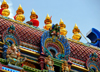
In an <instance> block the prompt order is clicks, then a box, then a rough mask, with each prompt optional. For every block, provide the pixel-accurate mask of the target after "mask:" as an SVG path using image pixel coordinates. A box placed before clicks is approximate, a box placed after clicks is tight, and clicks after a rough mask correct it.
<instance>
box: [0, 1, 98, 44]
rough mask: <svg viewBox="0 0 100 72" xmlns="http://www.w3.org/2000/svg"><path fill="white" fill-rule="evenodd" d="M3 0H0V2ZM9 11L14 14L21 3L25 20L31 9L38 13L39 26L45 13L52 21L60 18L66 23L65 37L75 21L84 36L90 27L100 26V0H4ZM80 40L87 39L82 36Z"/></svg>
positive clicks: (68, 35) (41, 25)
mask: <svg viewBox="0 0 100 72" xmlns="http://www.w3.org/2000/svg"><path fill="white" fill-rule="evenodd" d="M2 1H3V0H0V3H1V2H2ZM6 1H7V3H8V4H9V9H10V11H11V15H10V17H11V18H12V17H13V16H14V15H15V14H16V10H17V8H18V7H19V4H21V6H22V8H23V10H24V15H25V21H24V22H26V21H29V20H30V15H31V11H32V9H34V11H35V12H36V14H37V15H38V20H39V22H40V25H39V27H40V28H43V26H44V25H45V24H44V19H45V17H46V15H47V14H49V16H52V23H54V24H55V23H59V21H60V19H61V18H62V20H63V21H64V23H65V24H66V29H67V31H68V34H67V37H68V38H72V35H73V33H72V30H73V27H74V25H75V23H76V24H77V25H78V27H79V29H80V30H81V32H82V33H83V35H84V36H86V33H87V32H88V31H89V30H90V29H91V28H96V29H98V30H100V29H99V27H100V0H6ZM80 41H81V42H84V43H86V42H87V41H86V40H85V39H84V37H82V39H81V40H80Z"/></svg>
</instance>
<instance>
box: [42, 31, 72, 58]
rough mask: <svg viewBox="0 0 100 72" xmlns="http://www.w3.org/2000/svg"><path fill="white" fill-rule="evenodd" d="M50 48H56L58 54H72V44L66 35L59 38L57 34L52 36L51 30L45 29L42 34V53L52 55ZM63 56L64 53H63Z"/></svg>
mask: <svg viewBox="0 0 100 72" xmlns="http://www.w3.org/2000/svg"><path fill="white" fill-rule="evenodd" d="M50 49H52V50H54V51H55V53H56V57H57V54H63V55H64V56H66V57H67V56H68V55H69V54H70V46H69V43H68V41H67V38H65V37H64V36H60V37H59V38H57V37H56V36H54V37H53V36H50V33H49V31H45V32H44V33H43V35H42V36H41V54H45V55H51V56H52V57H53V55H52V53H51V52H50ZM61 56H62V55H61Z"/></svg>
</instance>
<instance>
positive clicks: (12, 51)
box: [6, 44, 26, 65]
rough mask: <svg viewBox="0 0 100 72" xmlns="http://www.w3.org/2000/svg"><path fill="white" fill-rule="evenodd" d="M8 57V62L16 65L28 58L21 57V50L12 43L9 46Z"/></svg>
mask: <svg viewBox="0 0 100 72" xmlns="http://www.w3.org/2000/svg"><path fill="white" fill-rule="evenodd" d="M6 57H7V61H8V63H9V64H14V65H21V63H23V62H24V61H25V60H26V58H20V52H19V51H18V48H17V47H16V46H15V44H12V45H11V47H8V49H7V56H6Z"/></svg>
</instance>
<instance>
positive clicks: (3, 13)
mask: <svg viewBox="0 0 100 72" xmlns="http://www.w3.org/2000/svg"><path fill="white" fill-rule="evenodd" d="M2 15H3V16H6V17H7V16H9V15H10V11H9V10H8V9H4V10H3V11H2Z"/></svg>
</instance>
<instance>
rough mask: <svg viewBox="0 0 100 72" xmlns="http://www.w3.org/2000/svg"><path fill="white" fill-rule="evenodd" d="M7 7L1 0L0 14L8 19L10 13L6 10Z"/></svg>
mask: <svg viewBox="0 0 100 72" xmlns="http://www.w3.org/2000/svg"><path fill="white" fill-rule="evenodd" d="M8 8H9V6H8V4H7V2H6V1H5V0H3V2H2V5H1V9H0V14H1V15H3V16H6V17H8V16H9V15H10V11H9V10H8Z"/></svg>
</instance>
